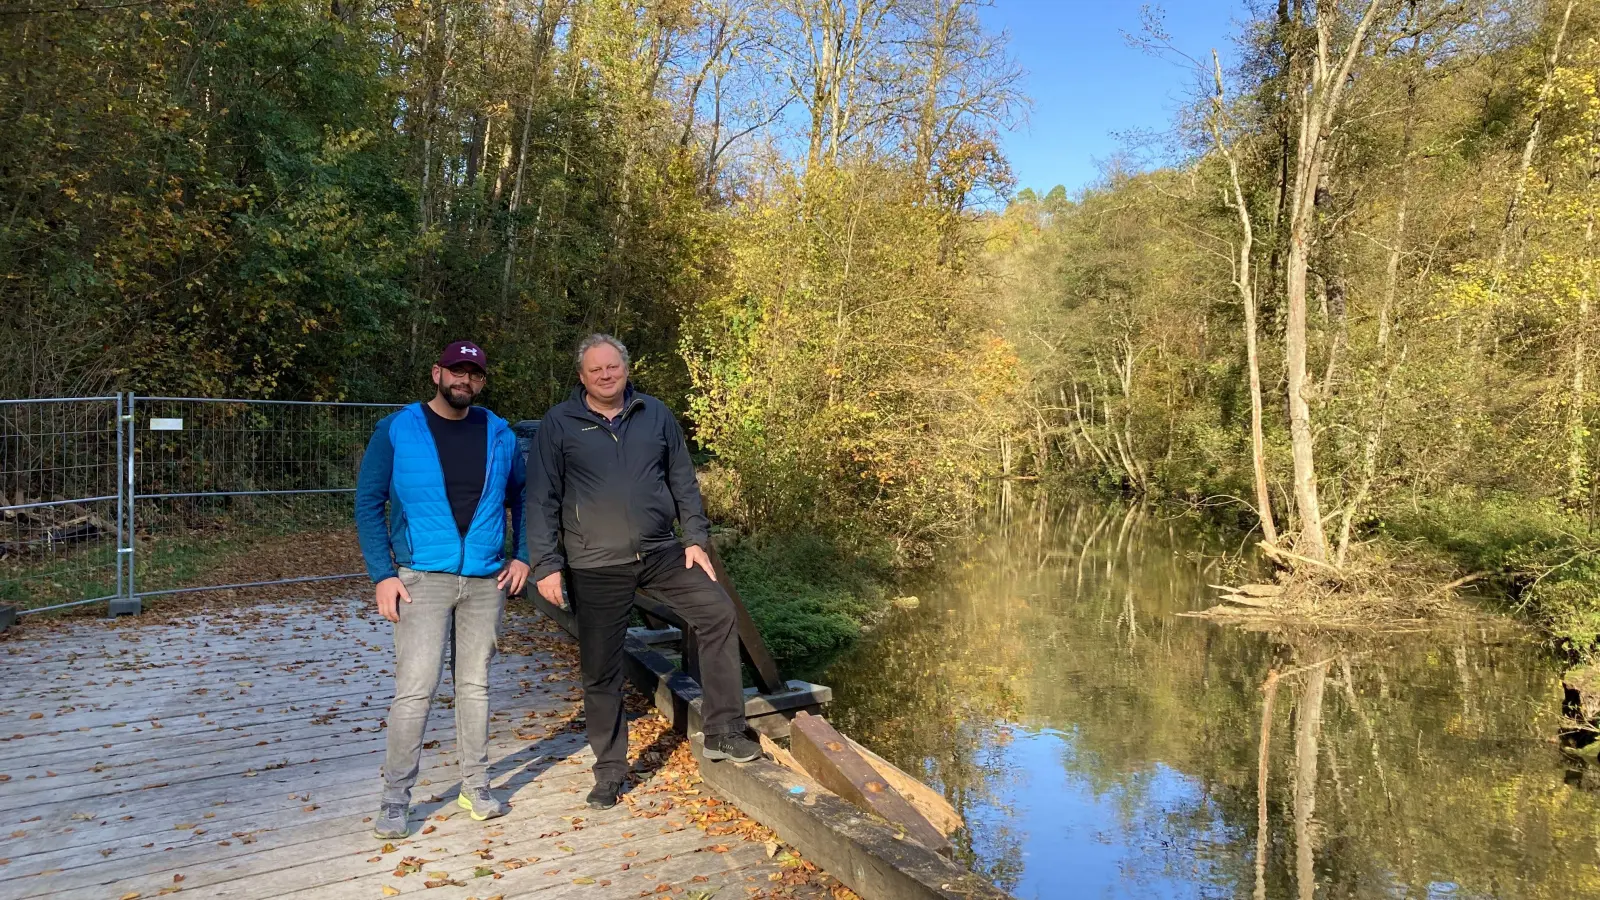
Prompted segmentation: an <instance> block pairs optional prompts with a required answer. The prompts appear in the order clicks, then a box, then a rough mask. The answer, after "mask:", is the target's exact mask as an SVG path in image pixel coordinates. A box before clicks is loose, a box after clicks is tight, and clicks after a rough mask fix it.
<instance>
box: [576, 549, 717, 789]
mask: <svg viewBox="0 0 1600 900" xmlns="http://www.w3.org/2000/svg"><path fill="white" fill-rule="evenodd" d="M683 560H684V555H683V548H682V547H668V548H665V549H662V550H657V551H656V552H654V553H650V554H648V555H646V556H645V558H644V559H642V560H639V561H637V562H632V563H628V564H626V565H621V566H603V567H601V568H598V569H572V570H570V571H569V573H568V574H569V576H570V577H571V588H572V590H571V598H572V605H573V611H574V612H575V613H576V614H577V617H578V655H579V659H580V662H581V664H582V669H583V713H584V717H585V719H586V720H587V725H588V733H589V746H590V747H591V748H593V749H594V759H595V762H594V776H595V780H596V781H621V780H622V777H623V776H624V775H625V774H627V771H628V725H627V721H626V719H624V718H623V712H622V683H623V647H622V642H623V639H624V638H626V637H627V634H628V623H629V621H630V618H631V615H632V612H633V595H634V592H635V591H637V590H640V589H650V590H655V591H659V592H660V593H661V595H662V596H663V597H664V598H665V599H666V602H667V604H668V605H669V606H671V607H672V608H673V610H675V611H676V612H677V613H678V614H679V615H680V616H683V619H684V621H685V622H687V623H688V624H689V627H690V629H692V630H693V631H694V636H695V641H696V646H697V648H698V650H699V654H700V689H701V691H702V695H703V699H702V700H701V704H702V707H701V714H702V716H703V718H704V722H705V733H706V734H707V735H712V734H729V733H733V732H740V731H743V730H744V727H745V723H744V679H743V676H742V675H741V673H740V669H739V634H738V628H737V620H736V618H735V616H734V611H733V601H732V600H730V599H728V595H727V593H726V592H725V591H723V589H722V588H721V587H720V586H719V585H718V584H717V583H716V582H715V581H712V580H711V579H710V578H709V577H707V576H706V573H705V571H704V570H702V569H701V568H700V567H699V566H696V567H694V568H693V569H685V568H684V567H683Z"/></svg>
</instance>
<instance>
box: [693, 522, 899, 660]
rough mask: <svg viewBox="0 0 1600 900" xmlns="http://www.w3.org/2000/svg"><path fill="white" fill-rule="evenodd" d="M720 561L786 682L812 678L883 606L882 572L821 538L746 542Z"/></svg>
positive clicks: (886, 582)
mask: <svg viewBox="0 0 1600 900" xmlns="http://www.w3.org/2000/svg"><path fill="white" fill-rule="evenodd" d="M722 557H723V561H724V562H725V563H726V565H727V568H728V574H729V577H731V578H732V579H733V582H734V584H735V585H737V586H738V589H739V594H740V596H742V597H743V598H744V601H745V605H746V606H747V607H749V609H750V615H751V617H752V618H754V619H755V621H756V625H757V626H758V627H759V628H760V629H761V635H762V637H763V638H764V639H765V640H766V642H767V648H768V649H769V650H771V651H772V655H773V656H775V657H777V659H778V661H779V663H780V664H781V665H783V666H784V668H785V670H786V675H787V674H788V673H789V672H791V671H792V672H794V673H796V674H806V673H815V672H816V671H819V670H820V669H821V668H822V667H823V666H825V665H826V663H827V662H828V661H830V660H831V659H832V658H833V657H835V656H837V655H838V653H839V652H840V651H842V650H844V649H845V648H847V647H849V646H850V644H851V643H852V642H854V641H855V639H856V638H857V636H859V635H860V634H861V627H862V626H863V625H865V624H868V623H870V622H872V621H873V620H875V619H876V618H877V617H878V616H879V615H881V614H882V612H883V610H884V609H885V608H886V607H887V606H888V601H889V586H890V584H891V573H890V570H889V569H888V567H887V566H885V565H882V564H881V563H879V562H877V561H875V560H872V559H865V558H860V557H855V556H850V555H847V554H845V553H843V552H841V551H840V550H839V549H838V548H836V547H834V546H833V545H832V544H830V543H829V542H827V541H825V540H823V539H821V538H817V537H812V536H807V535H800V536H784V537H777V536H761V537H756V538H750V539H746V540H744V541H742V542H740V543H738V544H735V545H734V546H731V547H728V548H727V549H726V550H724V551H722Z"/></svg>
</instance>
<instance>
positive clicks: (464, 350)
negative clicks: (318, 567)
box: [439, 341, 489, 372]
mask: <svg viewBox="0 0 1600 900" xmlns="http://www.w3.org/2000/svg"><path fill="white" fill-rule="evenodd" d="M462 363H471V364H472V365H475V366H477V367H478V368H480V369H482V370H483V371H485V372H487V371H489V357H488V355H487V354H485V353H484V352H483V348H481V347H479V346H478V345H477V344H474V343H473V342H471V341H456V342H455V343H454V344H451V345H450V346H448V347H446V348H444V352H443V353H441V354H439V368H441V369H448V368H450V367H451V366H459V365H461V364H462Z"/></svg>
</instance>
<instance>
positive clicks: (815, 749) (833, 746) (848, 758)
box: [789, 713, 953, 856]
mask: <svg viewBox="0 0 1600 900" xmlns="http://www.w3.org/2000/svg"><path fill="white" fill-rule="evenodd" d="M789 747H790V751H791V752H792V753H793V754H794V758H795V761H796V762H798V763H800V765H801V766H803V767H805V770H806V772H807V773H808V774H809V775H810V776H811V777H812V778H815V779H816V780H817V781H819V782H821V783H822V785H823V786H824V787H826V788H827V789H828V790H830V791H833V792H834V793H835V794H838V795H839V796H841V797H843V798H844V799H846V800H848V801H850V802H851V803H854V804H855V805H856V806H858V807H860V808H861V809H863V810H865V811H866V812H869V813H872V814H874V815H876V816H879V817H881V818H883V819H884V820H886V821H888V822H889V823H890V824H892V825H895V826H898V827H900V828H903V829H905V834H906V837H908V838H910V839H911V840H914V841H916V842H917V843H919V844H921V845H922V846H924V847H926V848H928V849H929V850H932V851H934V852H935V853H938V854H939V855H940V856H950V855H951V853H952V852H953V849H952V848H951V846H950V842H949V841H947V840H945V837H944V835H943V834H941V833H940V832H939V830H938V829H937V828H934V827H933V825H932V824H931V823H929V822H928V820H927V819H925V818H923V816H922V813H919V812H917V810H916V809H915V808H914V807H912V805H911V804H910V803H909V802H908V801H907V800H906V798H904V797H902V796H901V795H900V792H899V791H897V790H895V789H894V788H893V787H892V786H891V785H890V784H889V783H888V782H887V780H885V779H884V778H883V777H882V776H880V775H879V774H878V772H877V770H876V769H874V768H873V767H872V764H871V763H869V762H867V760H866V758H865V757H863V756H862V755H861V754H860V753H857V752H856V749H855V747H854V746H853V745H852V744H851V742H850V739H849V738H847V737H845V736H844V735H842V734H840V733H839V732H838V730H837V729H835V728H834V727H833V726H832V725H831V724H829V723H828V720H827V719H824V718H823V717H821V716H813V715H811V714H810V713H800V714H799V715H796V716H795V717H794V722H793V723H792V726H791V730H790V732H789Z"/></svg>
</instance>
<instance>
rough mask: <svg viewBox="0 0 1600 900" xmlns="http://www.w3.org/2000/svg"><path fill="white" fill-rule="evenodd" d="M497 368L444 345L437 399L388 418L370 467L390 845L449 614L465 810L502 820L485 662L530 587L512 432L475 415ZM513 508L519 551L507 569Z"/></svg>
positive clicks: (359, 523)
mask: <svg viewBox="0 0 1600 900" xmlns="http://www.w3.org/2000/svg"><path fill="white" fill-rule="evenodd" d="M487 366H488V360H487V358H486V357H485V356H484V353H483V350H482V349H480V348H479V347H478V346H477V345H476V344H473V343H471V342H470V341H457V342H455V343H454V344H451V345H450V346H448V347H446V348H445V350H444V353H443V355H441V356H440V357H439V362H438V364H437V365H435V366H434V367H433V383H434V384H435V385H436V386H437V388H438V390H437V391H436V393H435V394H434V396H433V399H432V400H429V401H428V402H426V403H413V404H411V405H410V406H407V407H405V408H404V409H402V410H400V411H399V412H396V413H394V414H392V415H390V416H387V417H385V418H384V419H383V421H381V422H379V423H378V427H377V430H376V431H375V432H374V433H373V435H372V441H371V443H369V444H368V445H367V452H366V455H365V456H363V457H362V459H361V475H360V478H359V479H358V481H357V486H356V530H357V532H358V533H359V535H360V538H361V553H362V555H363V556H364V557H366V563H367V574H368V575H370V576H371V577H372V583H373V584H374V585H376V586H377V600H378V613H379V614H380V615H382V616H383V617H384V618H385V619H388V620H389V621H391V622H393V623H394V655H395V672H394V703H393V704H392V705H391V706H390V707H389V720H388V721H389V734H388V752H387V754H386V755H385V756H384V761H383V799H382V802H381V803H380V806H379V812H378V817H377V822H376V824H375V825H374V826H373V832H374V833H375V834H376V835H377V836H378V837H379V838H382V839H386V840H387V839H393V838H403V837H405V836H406V835H407V834H408V833H409V830H408V828H407V812H408V809H409V805H410V802H411V787H412V785H413V784H415V783H416V780H417V770H418V767H419V763H420V761H421V759H422V735H423V732H424V731H425V730H426V729H427V725H428V709H429V706H430V703H431V701H432V699H433V692H434V690H435V689H436V688H437V687H438V685H439V676H440V672H441V669H442V667H443V657H444V650H445V640H446V635H447V634H448V633H449V629H450V621H451V616H452V613H453V614H454V618H455V636H456V638H455V648H456V649H455V688H456V704H455V706H456V743H457V744H458V746H459V747H460V751H461V791H460V796H459V797H457V798H456V802H457V803H458V804H459V805H460V806H461V808H462V809H465V810H466V811H467V812H468V813H470V814H471V816H472V818H474V819H477V820H479V821H481V820H484V819H491V818H494V817H496V816H502V815H505V813H506V806H505V804H504V803H502V802H501V801H500V800H498V799H497V798H496V797H495V796H494V795H493V794H492V793H490V791H489V781H488V765H489V661H490V659H491V658H492V657H493V656H494V651H495V639H496V637H497V636H498V633H499V628H500V616H501V613H502V612H503V611H504V609H505V598H506V594H507V593H512V594H514V593H516V592H517V591H520V590H521V589H522V585H523V583H524V582H525V581H526V580H527V577H528V563H527V550H526V548H525V545H524V541H523V535H522V522H523V504H524V502H525V496H526V493H527V489H526V475H525V466H526V463H525V462H524V460H523V457H522V454H521V453H518V452H517V440H516V436H515V435H514V434H513V433H512V431H511V427H510V426H509V425H507V424H506V420H504V419H502V418H500V417H499V416H497V415H495V414H494V413H492V412H489V411H488V410H486V409H482V408H479V407H474V406H473V405H472V404H473V401H474V400H476V399H477V396H478V394H479V393H480V392H482V391H483V386H484V380H485V373H486V371H487ZM386 506H387V514H386V513H385V507H386ZM507 509H510V510H511V532H512V542H513V546H514V547H515V548H516V549H515V551H514V556H513V558H511V559H509V560H508V559H506V552H505V543H506V510H507Z"/></svg>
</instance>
